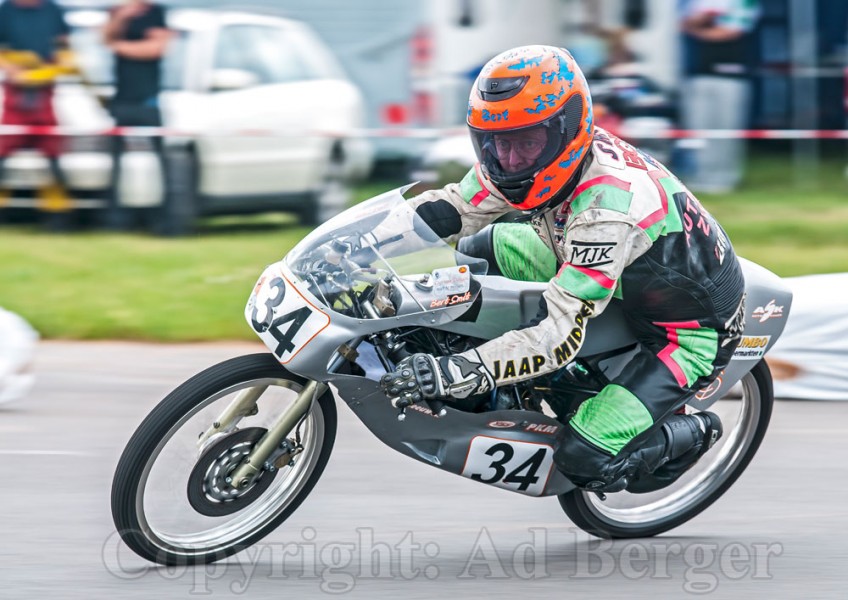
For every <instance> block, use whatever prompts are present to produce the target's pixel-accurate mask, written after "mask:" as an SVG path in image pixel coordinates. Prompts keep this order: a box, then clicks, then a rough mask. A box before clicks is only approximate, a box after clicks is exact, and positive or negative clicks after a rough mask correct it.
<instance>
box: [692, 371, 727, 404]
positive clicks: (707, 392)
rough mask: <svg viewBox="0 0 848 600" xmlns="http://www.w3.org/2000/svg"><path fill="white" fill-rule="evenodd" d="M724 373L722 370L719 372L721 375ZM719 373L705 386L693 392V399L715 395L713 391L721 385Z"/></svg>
mask: <svg viewBox="0 0 848 600" xmlns="http://www.w3.org/2000/svg"><path fill="white" fill-rule="evenodd" d="M723 374H724V371H722V372H721V375H723ZM721 375H719V376H718V377H716V378H715V379H714V380H713V382H712V383H711V384H710V385H708V386H707V387H705V388H701V389H700V390H699V391H698V393H697V394H695V400H706V399H707V398H712V397H713V396H715V393H716V392H717V391H718V390H719V388H720V387H721Z"/></svg>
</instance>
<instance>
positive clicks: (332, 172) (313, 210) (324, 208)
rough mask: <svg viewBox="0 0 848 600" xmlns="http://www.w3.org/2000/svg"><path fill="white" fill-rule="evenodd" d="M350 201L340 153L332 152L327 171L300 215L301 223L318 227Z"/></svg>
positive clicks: (349, 192) (344, 207)
mask: <svg viewBox="0 0 848 600" xmlns="http://www.w3.org/2000/svg"><path fill="white" fill-rule="evenodd" d="M350 199H351V191H350V186H349V184H348V182H347V181H346V179H345V176H344V160H343V157H342V156H341V153H340V152H338V151H334V152H333V155H332V156H331V157H330V159H329V160H328V161H327V169H326V170H325V171H324V176H323V177H322V179H321V183H320V185H319V187H318V189H317V190H316V191H315V192H314V193H313V195H312V198H310V201H309V202H307V203H306V206H305V207H304V209H303V212H302V213H301V221H302V222H303V224H304V225H311V226H314V225H320V224H321V223H324V222H326V221H327V220H328V219H331V218H332V217H335V216H336V215H337V214H339V213H340V212H342V211H343V210H344V209H346V208H347V207H348V205H349V204H350Z"/></svg>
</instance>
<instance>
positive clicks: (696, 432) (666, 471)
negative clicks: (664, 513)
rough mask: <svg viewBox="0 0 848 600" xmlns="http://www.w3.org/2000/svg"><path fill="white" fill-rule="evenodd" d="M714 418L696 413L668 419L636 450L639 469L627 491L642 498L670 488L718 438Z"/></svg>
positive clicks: (719, 428) (719, 429)
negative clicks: (640, 465)
mask: <svg viewBox="0 0 848 600" xmlns="http://www.w3.org/2000/svg"><path fill="white" fill-rule="evenodd" d="M721 435H722V426H721V419H719V418H718V415H716V414H715V413H711V412H699V413H695V414H691V415H674V416H672V417H670V418H669V419H668V420H667V421H666V422H665V423H663V425H662V427H661V428H660V429H659V430H658V431H657V433H656V434H655V435H654V436H652V437H651V438H650V439H649V440H648V442H647V443H646V444H645V445H644V446H642V447H641V448H640V449H639V450H637V451H636V452H634V458H635V457H636V456H639V458H640V459H641V462H642V468H641V469H640V470H639V471H637V472H636V473H635V474H634V477H633V479H632V480H631V481H630V483H629V484H628V485H627V491H628V492H631V493H634V494H644V493H648V492H653V491H656V490H659V489H662V488H664V487H666V486H669V485H671V484H672V483H674V482H675V481H677V479H679V478H680V476H681V475H683V473H685V472H686V471H687V470H688V469H690V468H691V467H692V466H693V465H694V464H695V463H696V462H698V460H699V459H700V458H701V457H702V456H703V455H704V454H705V453H706V452H707V450H709V449H710V448H712V447H713V446H714V445H715V443H716V442H717V441H718V440H719V438H721Z"/></svg>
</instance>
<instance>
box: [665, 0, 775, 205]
mask: <svg viewBox="0 0 848 600" xmlns="http://www.w3.org/2000/svg"><path fill="white" fill-rule="evenodd" d="M678 15H679V17H680V30H681V34H682V39H681V41H682V45H683V72H684V73H683V74H684V83H683V87H682V94H681V103H682V106H681V115H682V120H683V126H684V127H685V128H686V129H745V128H746V127H747V125H748V123H749V122H750V120H749V116H750V114H749V113H750V106H751V75H752V73H751V71H752V68H753V66H754V64H755V52H756V46H755V39H754V30H755V28H756V24H757V21H758V19H759V16H760V5H759V1H758V0H678ZM691 157H692V158H693V161H692V163H693V164H692V165H691V168H692V173H691V174H690V177H689V179H688V182H689V186H690V187H691V188H692V189H693V190H699V191H703V192H708V193H725V192H729V191H732V190H733V189H734V188H736V187H737V186H738V185H739V183H740V181H741V179H742V174H743V168H744V163H745V140H744V139H742V138H739V139H727V140H717V139H711V140H704V141H703V145H701V146H699V147H698V148H695V149H693V152H692V155H691Z"/></svg>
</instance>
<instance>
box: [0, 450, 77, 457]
mask: <svg viewBox="0 0 848 600" xmlns="http://www.w3.org/2000/svg"><path fill="white" fill-rule="evenodd" d="M0 456H94V454H92V453H91V452H77V451H75V450H3V449H0Z"/></svg>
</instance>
